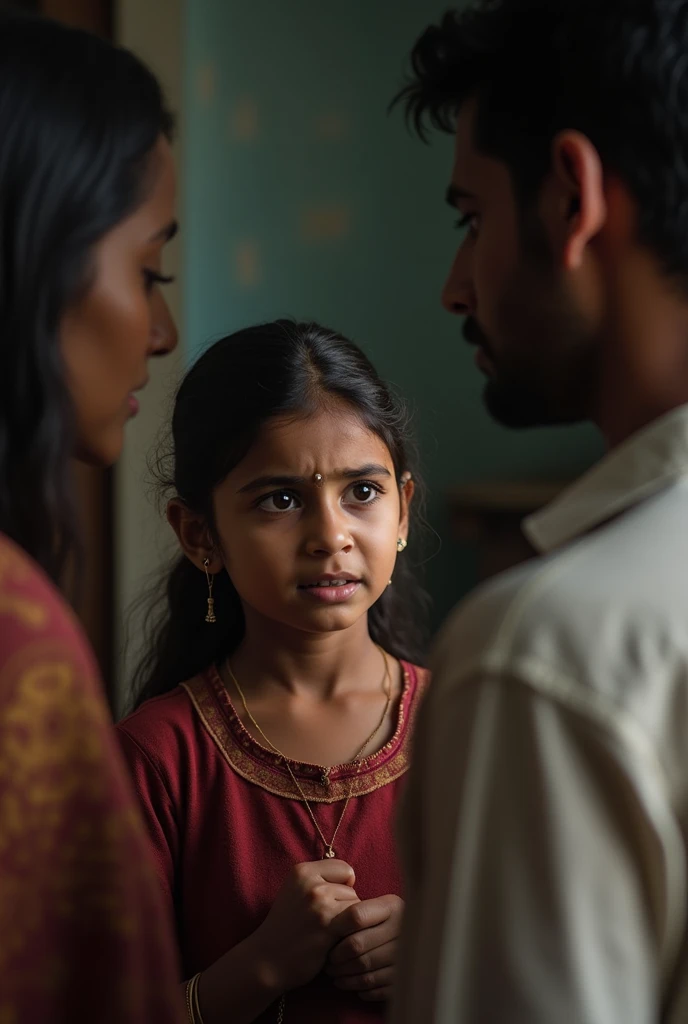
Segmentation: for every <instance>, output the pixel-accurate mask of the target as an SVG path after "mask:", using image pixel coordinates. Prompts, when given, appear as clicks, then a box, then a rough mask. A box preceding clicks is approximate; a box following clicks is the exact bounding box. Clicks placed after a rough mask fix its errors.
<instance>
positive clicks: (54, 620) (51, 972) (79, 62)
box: [0, 15, 179, 1024]
mask: <svg viewBox="0 0 688 1024" xmlns="http://www.w3.org/2000/svg"><path fill="white" fill-rule="evenodd" d="M171 130H172V122H171V118H170V115H169V114H168V113H167V111H166V109H165V106H164V103H163V99H162V96H161V94H160V90H159V87H158V84H157V82H156V81H155V79H154V78H153V77H152V75H151V74H150V73H149V72H148V71H147V70H146V69H145V68H144V67H142V66H141V64H139V62H138V61H137V60H136V59H135V58H134V57H133V56H132V55H130V54H128V53H126V52H123V51H121V50H116V49H114V48H113V47H111V46H109V45H107V44H106V43H103V42H101V41H100V40H98V39H95V38H93V37H91V36H89V35H87V34H85V33H82V32H77V31H73V30H70V29H66V28H63V27H60V26H58V25H56V24H53V23H51V22H44V21H38V20H36V21H35V20H32V19H24V18H17V17H13V16H11V15H2V16H0V1021H2V1022H3V1024H38V1022H43V1024H55V1022H61V1021H65V1022H67V1021H69V1022H77V1021H79V1022H81V1021H84V1022H86V1021H91V1022H93V1024H103V1022H107V1024H110V1022H112V1024H122V1022H124V1021H126V1022H129V1024H131V1022H136V1024H154V1022H158V1024H163V1022H165V1024H167V1022H169V1021H175V1020H177V1019H178V1016H177V1015H178V1012H179V1008H178V1005H177V998H178V991H179V990H178V987H177V981H178V978H177V974H176V962H175V955H174V952H173V947H172V943H171V940H170V934H171V931H170V923H169V922H168V921H167V918H166V916H165V912H164V910H163V908H162V906H161V903H160V900H159V894H158V888H157V884H156V881H155V878H154V876H153V872H152V869H151V867H150V864H149V859H148V857H149V854H148V848H147V844H146V839H145V836H144V833H143V831H142V826H141V825H140V823H139V819H138V816H137V814H136V812H135V809H134V804H133V800H132V795H131V793H130V789H129V785H128V782H127V779H126V776H125V772H124V770H123V767H122V764H121V761H120V756H119V753H118V751H117V749H116V748H115V744H114V742H113V735H112V731H111V724H110V721H109V715H108V711H107V707H106V704H105V700H104V696H103V693H102V688H101V683H100V680H99V678H98V672H97V669H96V665H95V661H94V658H93V656H92V654H91V651H90V650H89V648H88V644H87V642H86V640H85V638H84V636H83V633H82V631H81V629H80V627H79V625H78V623H77V621H76V619H75V617H74V615H73V613H72V611H71V609H70V608H69V606H68V605H67V604H66V602H65V601H64V599H63V597H62V595H61V593H60V589H59V588H60V585H61V583H62V582H63V579H64V570H65V568H66V566H67V565H68V564H73V555H74V553H75V552H76V551H77V549H78V546H79V545H78V526H77V522H76V519H75V515H74V502H73V494H72V487H71V481H70V473H69V460H70V458H71V457H72V456H74V455H76V456H78V457H80V458H82V459H85V460H88V461H90V462H93V463H95V464H100V465H109V464H110V463H111V462H113V461H114V459H116V458H117V456H118V455H119V452H120V448H121V444H122V436H123V432H124V427H125V424H126V422H127V420H128V419H129V418H130V417H131V415H132V414H133V413H135V411H136V408H137V400H136V399H135V398H134V395H133V392H134V391H135V390H136V389H138V388H140V387H141V386H142V385H143V384H144V383H145V381H146V375H147V371H146V364H147V360H148V358H149V357H151V356H153V355H156V354H161V353H164V352H166V351H168V350H169V349H170V348H172V347H173V346H174V344H175V332H174V327H173V325H172V323H171V321H170V317H169V313H168V311H167V307H166V305H165V303H164V300H163V299H162V297H161V295H160V292H159V287H158V286H159V283H160V280H161V266H160V262H161V256H162V248H163V246H164V243H165V242H166V241H167V240H168V239H169V238H170V237H171V234H172V233H173V230H174V173H173V169H172V158H171V153H170V148H169V141H168V140H169V137H170V135H171Z"/></svg>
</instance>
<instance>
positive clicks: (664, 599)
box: [433, 515, 688, 706]
mask: <svg viewBox="0 0 688 1024" xmlns="http://www.w3.org/2000/svg"><path fill="white" fill-rule="evenodd" d="M661 518H662V516H659V519H660V520H661ZM665 525H667V524H666V523H665ZM658 532H659V534H660V535H659V536H654V537H653V535H652V534H651V533H650V532H649V531H648V528H647V523H646V522H643V517H642V516H640V515H638V516H631V517H629V518H627V519H625V520H619V521H618V523H613V524H610V525H609V526H608V527H605V528H603V529H602V530H600V531H597V532H596V533H594V534H591V535H589V536H587V537H584V538H582V539H581V540H579V541H577V542H576V543H574V544H572V545H570V546H568V547H567V548H565V549H563V550H562V551H560V552H558V553H556V554H554V555H551V556H549V557H546V558H535V559H533V560H532V561H530V562H527V563H525V564H524V565H522V566H520V567H518V568H517V569H515V570H512V571H510V572H508V573H505V574H503V575H502V576H499V577H497V578H496V579H494V580H492V581H490V582H489V583H487V584H485V585H483V586H482V587H480V588H479V589H478V590H477V591H476V592H475V593H474V594H473V595H471V596H470V597H469V598H468V599H467V600H466V601H464V602H463V603H462V604H461V605H460V606H459V607H458V608H457V609H456V610H455V612H454V613H453V614H452V615H451V616H450V618H449V620H448V622H447V624H446V626H445V627H444V629H443V631H442V633H441V634H440V637H439V640H438V643H437V645H436V649H435V659H434V664H433V668H434V669H435V670H439V671H442V669H443V668H446V666H447V665H449V664H451V665H453V666H455V668H454V669H453V672H454V674H457V673H458V674H459V675H465V676H469V675H472V674H474V673H475V672H480V673H481V674H485V673H487V674H490V673H507V674H509V675H520V674H523V675H524V676H525V677H526V678H527V680H528V681H529V682H531V681H532V679H533V677H534V676H538V675H539V677H540V679H542V680H544V679H549V680H551V681H552V682H553V684H554V685H556V684H557V683H559V684H560V685H562V686H563V685H566V686H572V687H575V688H578V689H579V690H588V691H589V692H590V691H593V692H596V693H599V694H605V695H606V696H607V697H608V698H609V699H611V700H612V701H614V702H617V701H618V702H621V703H623V704H624V705H625V706H628V705H629V704H630V705H632V704H633V703H634V702H636V701H642V700H643V699H644V696H645V691H646V690H647V689H648V688H651V689H652V691H653V693H654V694H655V695H658V694H659V693H660V692H661V691H662V689H663V688H664V689H665V690H666V689H667V688H669V689H671V688H672V687H673V686H674V685H675V684H676V683H677V682H679V681H680V679H682V678H683V675H684V673H683V666H684V665H685V664H686V663H687V662H688V616H686V615H685V608H686V607H688V578H687V577H686V576H685V574H683V573H681V572H677V570H676V566H677V565H681V564H686V559H688V540H687V539H684V538H683V534H684V533H688V531H685V530H681V531H680V532H679V531H676V532H675V533H674V532H673V531H671V530H668V531H665V532H662V531H661V530H660V531H658ZM653 541H654V542H653ZM684 548H685V550H684Z"/></svg>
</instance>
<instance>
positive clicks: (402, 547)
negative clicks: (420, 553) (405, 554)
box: [397, 537, 408, 554]
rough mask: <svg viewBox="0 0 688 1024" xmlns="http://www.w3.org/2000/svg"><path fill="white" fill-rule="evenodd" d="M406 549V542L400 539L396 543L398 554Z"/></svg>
mask: <svg viewBox="0 0 688 1024" xmlns="http://www.w3.org/2000/svg"><path fill="white" fill-rule="evenodd" d="M407 547H408V541H407V540H404V538H403V537H400V538H399V540H398V541H397V551H398V552H399V554H401V552H402V551H404V550H405V549H406V548H407Z"/></svg>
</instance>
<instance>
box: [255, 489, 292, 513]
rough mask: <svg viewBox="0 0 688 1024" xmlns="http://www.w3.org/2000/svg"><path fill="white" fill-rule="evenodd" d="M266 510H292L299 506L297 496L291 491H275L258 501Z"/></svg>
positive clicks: (259, 505)
mask: <svg viewBox="0 0 688 1024" xmlns="http://www.w3.org/2000/svg"><path fill="white" fill-rule="evenodd" d="M258 507H259V508H262V509H264V510H265V511H266V512H291V511H293V509H295V508H298V504H297V498H296V496H295V495H294V494H292V493H291V492H290V491H273V493H272V494H267V495H266V496H265V497H264V498H262V499H261V501H260V502H259V503H258Z"/></svg>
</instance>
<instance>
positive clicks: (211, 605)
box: [203, 558, 217, 622]
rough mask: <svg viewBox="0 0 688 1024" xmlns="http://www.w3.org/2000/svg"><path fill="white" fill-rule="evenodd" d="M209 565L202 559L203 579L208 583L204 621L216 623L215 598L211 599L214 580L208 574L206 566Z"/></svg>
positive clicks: (206, 560)
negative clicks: (206, 608)
mask: <svg viewBox="0 0 688 1024" xmlns="http://www.w3.org/2000/svg"><path fill="white" fill-rule="evenodd" d="M209 565H210V560H209V559H208V558H204V559H203V568H204V569H205V578H206V579H207V581H208V611H207V612H206V616H205V621H206V622H217V619H216V618H215V598H214V597H213V582H214V580H213V577H212V576H211V575H210V573H209V572H208V566H209Z"/></svg>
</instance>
